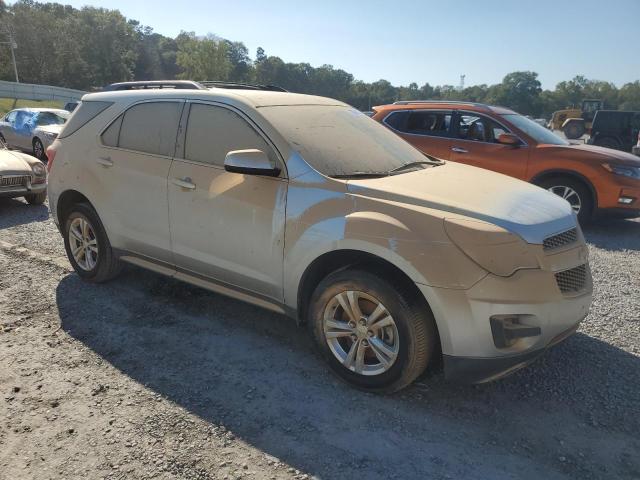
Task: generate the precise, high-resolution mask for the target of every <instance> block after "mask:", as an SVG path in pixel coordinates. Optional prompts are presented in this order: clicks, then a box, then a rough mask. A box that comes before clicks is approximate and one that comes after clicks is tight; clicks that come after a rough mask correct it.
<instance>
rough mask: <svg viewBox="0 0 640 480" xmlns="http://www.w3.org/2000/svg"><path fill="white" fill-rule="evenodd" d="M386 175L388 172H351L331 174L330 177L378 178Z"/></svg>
mask: <svg viewBox="0 0 640 480" xmlns="http://www.w3.org/2000/svg"><path fill="white" fill-rule="evenodd" d="M388 176H389V172H351V173H340V174H338V175H331V178H380V177H388Z"/></svg>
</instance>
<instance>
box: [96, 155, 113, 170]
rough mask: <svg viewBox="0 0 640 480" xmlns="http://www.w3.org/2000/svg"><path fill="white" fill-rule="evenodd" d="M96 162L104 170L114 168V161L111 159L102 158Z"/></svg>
mask: <svg viewBox="0 0 640 480" xmlns="http://www.w3.org/2000/svg"><path fill="white" fill-rule="evenodd" d="M96 162H98V163H99V164H100V165H102V166H103V167H104V168H109V167H113V160H111V157H100V158H98V160H96Z"/></svg>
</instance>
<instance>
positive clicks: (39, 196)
mask: <svg viewBox="0 0 640 480" xmlns="http://www.w3.org/2000/svg"><path fill="white" fill-rule="evenodd" d="M24 199H25V200H26V201H27V203H28V204H29V205H42V204H43V203H44V202H45V200H46V199H47V191H46V190H45V191H44V192H40V193H33V194H31V195H25V196H24Z"/></svg>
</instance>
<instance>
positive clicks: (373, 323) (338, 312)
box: [323, 291, 400, 375]
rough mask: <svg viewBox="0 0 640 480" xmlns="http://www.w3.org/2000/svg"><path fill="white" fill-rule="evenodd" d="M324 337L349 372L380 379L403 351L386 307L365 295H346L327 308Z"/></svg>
mask: <svg viewBox="0 0 640 480" xmlns="http://www.w3.org/2000/svg"><path fill="white" fill-rule="evenodd" d="M323 327H324V328H323V329H324V336H325V339H326V341H327V344H328V345H329V348H330V349H331V352H332V353H333V355H334V356H335V357H336V358H337V359H338V361H339V362H340V363H341V364H342V365H343V366H344V367H346V368H348V369H349V370H351V371H353V372H355V373H358V374H361V375H380V374H382V373H384V372H386V371H387V370H389V369H390V368H391V367H392V366H393V364H394V362H395V360H396V358H397V357H398V352H399V349H400V338H399V335H398V328H397V326H396V323H395V321H394V319H393V317H392V316H391V314H390V313H389V311H388V310H387V309H386V307H385V306H384V305H383V304H382V303H381V302H380V301H379V300H378V299H376V298H374V297H373V296H371V295H368V294H366V293H364V292H358V291H345V292H341V293H339V294H337V295H335V296H334V297H333V298H332V299H331V300H330V301H329V302H328V303H327V306H326V307H325V310H324V316H323Z"/></svg>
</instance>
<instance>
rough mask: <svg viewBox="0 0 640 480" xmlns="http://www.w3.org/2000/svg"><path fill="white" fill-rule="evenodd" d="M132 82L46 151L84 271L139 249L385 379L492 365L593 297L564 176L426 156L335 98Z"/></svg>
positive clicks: (509, 359)
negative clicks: (534, 180)
mask: <svg viewBox="0 0 640 480" xmlns="http://www.w3.org/2000/svg"><path fill="white" fill-rule="evenodd" d="M159 83H160V85H159ZM121 87H122V88H120V89H119V91H106V92H101V93H95V94H90V95H86V96H84V97H83V99H82V103H81V104H80V106H79V107H78V109H77V110H76V112H75V113H74V114H73V116H72V117H71V119H70V120H69V122H68V123H67V125H66V126H65V128H64V129H63V131H62V132H61V134H60V136H59V137H58V139H57V140H56V141H55V142H54V143H53V145H52V146H51V148H50V150H49V153H50V156H51V158H50V160H49V168H50V171H49V206H50V208H51V213H52V216H53V218H54V220H55V221H56V223H57V225H58V226H59V228H60V232H61V233H62V236H63V238H64V243H65V249H66V251H67V256H68V257H69V261H70V262H71V265H73V267H74V269H75V270H76V272H77V274H78V275H79V276H80V277H81V278H83V279H85V280H87V281H90V282H104V281H106V280H109V279H113V278H115V276H116V275H117V274H118V273H119V271H120V264H121V262H129V263H132V264H135V265H138V266H142V267H144V268H148V269H150V270H153V271H155V272H159V273H162V274H165V275H169V276H171V277H173V278H176V279H179V280H182V281H186V282H190V283H192V284H195V285H198V286H200V287H203V288H207V289H210V290H212V291H215V292H219V293H222V294H225V295H230V296H233V297H235V298H237V299H240V300H243V301H247V302H251V303H253V304H256V305H259V306H261V307H264V308H268V309H270V310H273V311H276V312H280V313H283V314H286V315H288V316H290V317H293V318H294V319H296V320H297V321H298V322H300V323H307V324H308V325H309V326H310V329H311V331H312V332H313V335H314V338H315V341H316V344H317V347H318V349H319V350H320V352H321V353H322V355H323V356H324V357H325V359H326V360H327V362H328V364H329V366H330V367H331V368H332V370H333V371H334V372H335V373H336V374H337V375H339V376H340V378H342V379H344V380H346V381H348V382H350V383H352V384H354V385H356V386H358V387H359V388H362V389H368V390H373V391H385V392H389V391H395V390H398V389H400V388H402V387H404V386H406V385H408V384H409V383H411V382H412V381H413V380H414V379H415V378H417V377H418V376H419V375H420V374H421V373H422V372H423V371H424V370H425V368H426V367H427V365H428V363H429V362H430V360H431V359H432V358H433V357H434V356H436V355H438V356H440V355H442V357H443V358H444V370H445V374H446V376H447V377H448V378H456V379H459V380H463V381H470V382H483V381H489V380H493V379H496V378H499V377H501V376H503V375H505V374H508V373H511V372H513V371H514V370H516V369H518V368H520V367H523V366H525V365H527V364H529V363H531V362H532V361H533V360H534V359H536V358H537V357H538V356H540V355H541V354H542V353H543V352H544V351H545V350H546V349H547V348H548V347H550V346H552V345H554V344H556V343H558V342H559V341H561V340H563V339H564V338H566V337H568V336H569V335H571V334H572V333H573V332H574V331H575V330H576V329H577V328H578V325H579V323H580V321H581V320H582V319H583V318H584V317H585V316H586V315H587V312H588V309H589V306H590V304H591V294H592V283H591V274H590V270H589V262H588V258H587V247H586V245H585V241H584V238H583V236H582V232H581V230H580V227H579V225H578V224H577V221H576V216H575V214H574V213H573V210H572V209H571V206H570V205H569V204H568V203H567V202H566V201H564V200H563V199H562V198H560V197H558V196H557V195H554V194H552V193H550V192H548V191H546V190H543V189H541V188H538V187H536V186H534V185H530V184H528V183H525V182H522V181H519V180H516V179H513V178H510V177H507V176H504V175H499V174H496V173H493V172H490V171H488V170H483V169H479V168H475V167H471V166H467V165H461V164H459V163H454V162H445V161H441V160H437V159H434V158H430V157H427V156H425V155H423V154H422V153H421V152H420V151H418V150H416V149H415V148H414V147H412V146H411V145H409V144H408V143H407V142H405V141H404V140H402V139H401V138H399V137H398V136H397V135H395V134H394V133H393V132H391V131H390V130H388V129H387V128H385V127H384V126H382V125H380V124H379V123H377V122H375V121H374V120H372V119H371V118H369V117H367V116H366V115H364V114H363V113H361V112H359V111H358V110H356V109H354V108H353V107H350V106H349V105H346V104H344V103H342V102H340V101H338V100H333V99H329V98H322V97H315V96H309V95H299V94H292V93H284V92H278V91H269V89H270V88H273V87H261V86H255V88H254V89H251V88H250V87H248V86H246V85H244V86H233V87H230V88H210V89H209V88H204V87H203V86H202V85H199V84H197V83H195V82H154V83H145V82H142V83H137V82H132V83H131V84H129V85H122V84H121ZM126 87H129V88H126ZM147 87H149V88H147ZM152 87H155V88H152ZM165 87H166V88H165ZM241 88H242V89H241ZM221 368H224V366H221Z"/></svg>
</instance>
